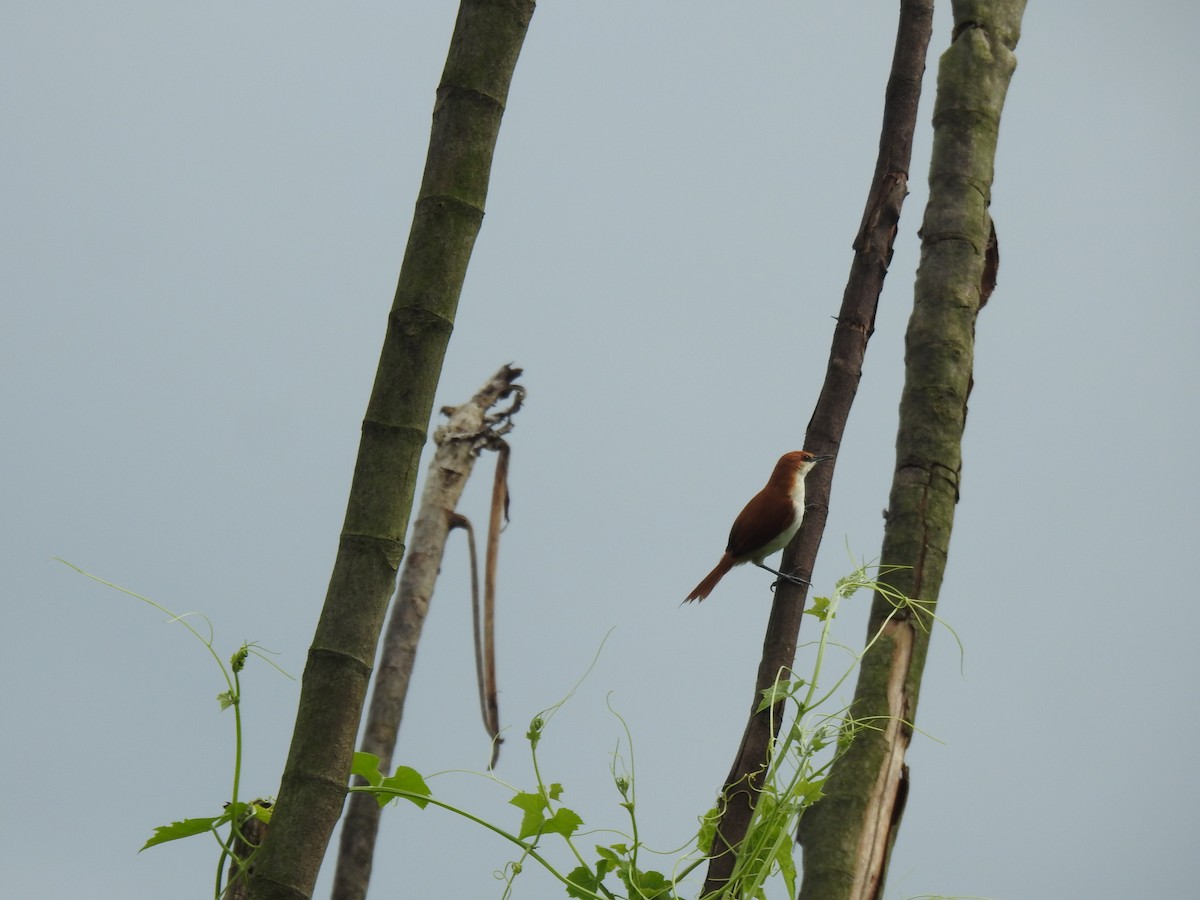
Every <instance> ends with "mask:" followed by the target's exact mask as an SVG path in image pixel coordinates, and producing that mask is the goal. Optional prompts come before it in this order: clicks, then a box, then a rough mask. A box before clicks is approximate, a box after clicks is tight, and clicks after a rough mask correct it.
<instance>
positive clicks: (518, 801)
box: [508, 792, 546, 840]
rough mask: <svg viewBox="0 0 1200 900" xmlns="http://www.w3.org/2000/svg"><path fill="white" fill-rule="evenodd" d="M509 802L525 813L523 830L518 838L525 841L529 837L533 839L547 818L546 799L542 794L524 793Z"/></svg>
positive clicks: (518, 834) (518, 833) (522, 820)
mask: <svg viewBox="0 0 1200 900" xmlns="http://www.w3.org/2000/svg"><path fill="white" fill-rule="evenodd" d="M508 802H509V803H511V804H512V805H513V806H515V807H517V809H519V810H521V811H522V812H523V813H524V815H523V816H522V817H521V829H520V831H518V832H517V837H519V838H520V839H521V840H524V839H525V838H527V837H532V836H533V835H535V834H537V833H538V831H540V830H541V827H542V820H543V819H544V818H545V812H546V798H545V797H543V796H542V795H541V794H540V793H539V794H533V793H528V792H522V793H519V794H516V795H515V796H514V797H513V798H512V799H511V800H509V801H508Z"/></svg>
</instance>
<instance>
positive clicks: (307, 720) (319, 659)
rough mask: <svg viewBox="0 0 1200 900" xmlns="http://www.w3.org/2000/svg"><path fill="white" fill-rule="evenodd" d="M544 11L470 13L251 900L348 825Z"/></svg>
mask: <svg viewBox="0 0 1200 900" xmlns="http://www.w3.org/2000/svg"><path fill="white" fill-rule="evenodd" d="M533 10H534V3H533V2H532V0H463V2H462V3H461V5H460V7H459V13H458V20H457V22H456V23H455V27H454V34H453V36H452V38H451V41H450V49H449V53H448V55H447V59H446V67H445V70H444V71H443V73H442V80H441V83H440V85H439V86H438V90H437V100H436V103H435V106H434V112H433V127H432V133H431V136H430V141H429V152H428V156H427V157H426V163H425V174H424V178H423V179H422V182H421V189H420V193H419V195H418V198H417V203H416V209H415V212H414V215H413V222H412V228H411V230H410V231H409V238H408V246H407V247H406V249H405V252H404V261H403V263H402V265H401V269H400V278H399V282H398V284H397V287H396V297H395V301H394V303H393V305H392V309H391V312H390V314H389V316H388V325H387V332H386V336H385V337H384V342H383V349H382V351H381V352H380V357H379V367H378V370H377V372H376V375H375V384H374V387H373V389H372V391H371V398H370V401H369V403H368V405H367V413H366V417H365V420H364V421H363V426H362V437H361V440H360V443H359V451H358V459H357V461H356V464H355V468H354V477H353V481H352V483H351V487H350V497H349V502H348V504H347V509H346V518H345V522H344V525H343V527H342V532H341V537H340V540H339V544H338V552H337V557H336V560H335V561H334V566H333V574H332V576H331V578H330V581H329V589H328V592H327V593H326V597H325V605H324V608H323V609H322V612H321V617H320V621H319V623H318V624H317V629H316V633H315V635H314V637H313V643H312V646H311V648H310V649H309V655H308V663H307V665H306V667H305V670H304V678H303V684H302V687H301V694H300V704H299V710H298V712H297V716H296V725H295V730H294V733H293V736H292V745H291V750H290V752H289V754H288V760H287V764H286V767H285V768H284V772H283V778H282V781H281V784H280V789H279V797H278V802H277V804H276V807H275V812H274V814H273V816H272V820H271V826H270V829H269V831H268V834H267V837H266V840H265V841H264V843H263V846H262V849H261V851H260V853H259V856H258V859H256V861H255V867H254V872H253V875H252V877H251V880H250V897H251V900H300V898H304V900H308V898H310V897H311V896H312V890H313V886H314V884H315V883H316V879H317V872H318V871H319V869H320V865H321V860H322V859H323V857H324V855H325V850H326V847H327V846H328V843H329V837H330V834H331V833H332V831H333V828H334V825H335V824H336V822H337V820H338V817H339V815H340V814H341V810H342V803H343V801H344V799H345V796H346V787H347V781H348V777H349V772H350V762H351V757H352V754H353V752H354V746H355V737H356V735H357V732H358V723H359V716H360V714H361V711H362V706H363V700H364V697H365V695H366V690H367V683H368V680H369V679H370V676H371V667H372V664H373V662H374V659H375V650H376V644H377V643H378V640H379V633H380V630H381V628H382V625H383V619H384V615H385V613H386V610H387V605H388V599H389V598H390V596H391V594H392V591H393V589H394V588H395V584H396V573H397V569H398V568H399V565H400V559H401V557H402V556H403V554H404V535H405V532H406V530H407V528H408V519H409V515H410V513H411V510H412V501H413V493H414V484H415V482H416V478H417V469H418V464H419V462H420V455H421V448H422V445H423V444H424V443H425V439H426V433H427V429H428V426H429V420H430V414H431V412H432V408H433V397H434V391H435V389H436V387H437V383H438V378H439V376H440V374H441V368H442V360H443V358H444V356H445V352H446V345H447V343H448V342H449V339H450V332H451V330H452V328H453V325H454V316H455V312H456V310H457V307H458V299H459V295H460V293H461V291H462V285H463V280H464V279H465V277H466V271H467V263H468V261H469V259H470V256H471V250H472V248H473V246H474V243H475V238H476V235H477V234H478V233H479V227H480V224H481V222H482V220H483V210H484V203H485V200H486V197H487V188H488V179H489V176H490V173H491V164H492V154H493V152H494V150H495V146H496V138H497V136H498V134H499V130H500V120H501V117H502V115H503V113H504V106H505V103H506V101H507V98H508V90H509V86H510V84H511V82H512V76H513V71H514V69H515V67H516V63H517V57H518V55H519V54H520V51H521V45H522V43H523V41H524V38H525V32H526V30H527V29H528V26H529V22H530V19H531V17H532V15H533Z"/></svg>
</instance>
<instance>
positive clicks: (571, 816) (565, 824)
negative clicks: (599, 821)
mask: <svg viewBox="0 0 1200 900" xmlns="http://www.w3.org/2000/svg"><path fill="white" fill-rule="evenodd" d="M582 824H583V819H581V818H579V816H578V815H577V814H576V812H575V811H574V810H573V809H567V808H565V807H564V808H562V809H560V810H558V811H557V812H556V813H555V814H554V815H552V816H551V817H550V818H548V819H547V820H546V821H545V822H544V823H543V824H542V834H561V835H562V836H563V837H570V836H571V835H573V834H574V833H575V831H576V830H577V829H578V828H579V826H580V825H582ZM523 836H524V835H522V837H523Z"/></svg>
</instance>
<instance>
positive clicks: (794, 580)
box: [755, 562, 812, 587]
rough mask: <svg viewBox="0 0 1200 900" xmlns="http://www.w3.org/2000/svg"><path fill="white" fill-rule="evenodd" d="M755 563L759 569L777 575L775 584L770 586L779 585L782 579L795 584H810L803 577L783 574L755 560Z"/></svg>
mask: <svg viewBox="0 0 1200 900" xmlns="http://www.w3.org/2000/svg"><path fill="white" fill-rule="evenodd" d="M755 565H756V566H758V567H759V568H760V569H766V570H767V571H768V572H770V573H771V574H772V575H778V576H779V581H776V582H775V584H773V585H771V586H772V587H777V586H778V585H779V583H780V582H782V581H790V582H791V583H792V584H797V585H804V584H807V585H809V586H811V585H812V582H811V581H805V580H804V579H803V578H801V577H799V576H798V575H784V574H783V573H782V572H780V571H778V570H776V569H772V568H771V567H770V566H764V565H763V564H762V563H760V562H756V563H755Z"/></svg>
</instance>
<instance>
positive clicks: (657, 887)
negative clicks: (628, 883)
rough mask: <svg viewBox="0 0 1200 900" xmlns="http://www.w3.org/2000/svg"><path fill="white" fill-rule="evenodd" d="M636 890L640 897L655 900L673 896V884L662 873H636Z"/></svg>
mask: <svg viewBox="0 0 1200 900" xmlns="http://www.w3.org/2000/svg"><path fill="white" fill-rule="evenodd" d="M634 876H635V883H634V885H633V887H634V889H635V890H636V891H637V896H638V897H644V898H646V900H653V898H655V897H667V896H670V894H671V882H670V881H668V880H667V877H666V876H665V875H663V873H662V872H635V873H634Z"/></svg>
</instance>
